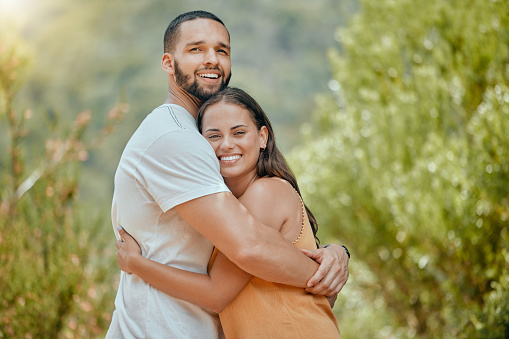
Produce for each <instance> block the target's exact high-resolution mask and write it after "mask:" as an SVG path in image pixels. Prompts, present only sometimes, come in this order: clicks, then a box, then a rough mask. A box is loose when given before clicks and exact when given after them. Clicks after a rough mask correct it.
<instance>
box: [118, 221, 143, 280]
mask: <svg viewBox="0 0 509 339" xmlns="http://www.w3.org/2000/svg"><path fill="white" fill-rule="evenodd" d="M117 228H118V233H119V234H120V240H117V242H116V243H115V246H117V248H118V251H117V263H118V266H119V267H120V269H121V270H122V271H124V272H126V273H134V272H133V267H134V266H135V265H134V264H135V262H136V260H137V259H139V258H142V256H141V249H140V246H139V245H138V243H137V242H136V240H134V238H133V237H132V236H131V235H130V234H129V233H127V232H126V231H125V230H124V229H123V228H122V227H121V226H118V227H117Z"/></svg>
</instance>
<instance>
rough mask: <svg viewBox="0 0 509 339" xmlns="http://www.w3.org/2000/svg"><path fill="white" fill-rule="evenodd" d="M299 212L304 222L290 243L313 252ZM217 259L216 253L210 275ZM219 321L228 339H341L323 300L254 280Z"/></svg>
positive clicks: (310, 236)
mask: <svg viewBox="0 0 509 339" xmlns="http://www.w3.org/2000/svg"><path fill="white" fill-rule="evenodd" d="M302 210H303V221H304V222H303V225H302V229H301V232H300V235H299V237H298V238H297V239H296V240H295V241H294V242H293V243H294V245H295V246H297V248H299V249H314V248H316V244H315V239H314V236H313V231H312V229H311V225H310V224H309V220H308V218H307V214H306V212H305V210H304V206H302ZM216 256H217V249H215V250H214V253H213V254H212V257H211V259H210V263H209V271H210V268H211V267H212V265H213V263H214V261H215V258H216ZM219 318H220V320H221V325H222V326H223V331H224V334H225V336H226V338H227V339H237V338H239V339H250V338H257V339H260V338H264V339H265V338H278V339H284V338H288V339H298V338H306V339H308V338H320V339H328V338H340V334H339V328H338V325H337V321H336V317H335V316H334V314H333V313H332V310H331V308H330V305H329V302H328V301H327V299H326V298H325V297H324V296H317V295H313V294H309V293H307V292H306V291H305V290H304V289H303V288H299V287H293V286H288V285H283V284H277V283H272V282H268V281H265V280H262V279H260V278H257V277H253V278H252V279H251V280H250V281H249V283H248V284H247V285H246V286H245V287H244V289H243V290H242V291H241V292H240V293H239V294H238V295H237V297H235V299H234V300H233V301H232V302H231V303H230V304H229V305H228V306H226V307H225V308H224V310H223V311H222V312H221V313H219Z"/></svg>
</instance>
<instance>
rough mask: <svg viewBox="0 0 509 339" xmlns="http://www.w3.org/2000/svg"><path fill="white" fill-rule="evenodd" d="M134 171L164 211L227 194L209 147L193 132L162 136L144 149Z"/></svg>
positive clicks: (173, 132)
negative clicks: (198, 199)
mask: <svg viewBox="0 0 509 339" xmlns="http://www.w3.org/2000/svg"><path fill="white" fill-rule="evenodd" d="M136 172H137V177H138V180H139V181H140V183H141V184H142V185H143V186H144V187H145V189H146V190H147V191H148V193H149V194H150V195H151V196H152V197H153V198H154V200H155V201H156V202H157V204H158V205H159V206H160V207H161V209H162V210H163V212H166V211H168V210H169V209H171V208H173V207H175V206H177V205H180V204H182V203H184V202H187V201H190V200H193V199H196V198H199V197H202V196H206V195H209V194H214V193H218V192H227V191H229V190H228V187H227V186H226V185H225V183H224V181H223V178H222V177H221V174H220V172H219V162H218V160H217V158H216V156H215V153H214V150H213V149H212V146H210V144H209V143H208V142H207V141H206V140H205V138H203V137H202V136H201V135H200V134H199V133H197V132H194V131H189V130H177V131H175V130H174V131H170V132H167V133H165V134H163V135H162V136H161V137H159V138H158V139H157V140H155V141H154V142H153V143H152V145H150V147H149V148H148V149H147V151H146V152H145V154H144V155H143V157H142V159H141V161H140V162H139V164H138V166H136Z"/></svg>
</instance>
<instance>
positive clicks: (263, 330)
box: [117, 88, 340, 338]
mask: <svg viewBox="0 0 509 339" xmlns="http://www.w3.org/2000/svg"><path fill="white" fill-rule="evenodd" d="M197 123H198V128H199V130H200V132H201V133H202V135H203V136H204V137H205V138H206V139H207V140H208V141H209V143H210V144H211V145H212V147H213V148H214V151H215V153H216V155H217V157H218V159H219V163H220V169H221V175H222V176H223V177H224V180H225V183H226V185H227V186H228V188H229V189H230V191H231V192H232V193H233V194H234V195H235V197H237V198H238V199H239V200H240V202H242V204H243V205H244V206H245V207H246V208H247V209H248V211H249V212H250V213H251V215H253V216H254V217H255V218H257V219H258V220H259V221H261V222H262V223H263V224H265V225H267V226H270V227H273V228H275V229H276V230H278V231H279V232H280V233H281V234H282V235H283V236H284V237H285V238H286V239H288V240H289V241H292V243H294V244H295V246H297V247H298V248H300V249H312V248H316V243H315V237H316V231H317V223H316V221H315V218H314V217H313V215H312V213H311V212H310V211H309V209H308V208H307V207H306V206H305V205H304V203H303V202H302V199H301V198H300V191H299V187H298V185H297V182H296V180H295V177H294V175H293V174H292V172H291V170H290V168H289V167H288V165H287V163H286V161H285V159H284V157H283V155H282V154H281V152H280V151H279V150H278V149H277V147H276V144H275V140H274V133H273V131H272V127H271V124H270V122H269V120H268V118H267V116H266V115H265V113H264V112H263V110H262V109H261V108H260V106H259V105H258V104H257V103H256V101H255V100H254V99H253V98H252V97H251V96H249V95H248V94H247V93H245V92H244V91H242V90H240V89H237V88H227V89H225V90H223V91H222V92H219V93H217V94H215V95H214V96H212V97H211V98H210V99H209V100H208V101H206V102H205V103H204V104H203V105H202V106H201V108H200V110H199V112H198V119H197ZM239 227H242V225H239ZM121 235H122V237H123V238H124V239H125V242H124V243H119V242H117V247H118V248H119V253H118V254H119V255H118V256H117V257H118V263H119V266H120V268H121V269H122V270H124V271H126V272H132V273H134V274H136V275H138V276H139V277H141V278H142V279H144V280H145V281H146V282H147V283H149V284H151V285H152V286H153V287H155V288H157V289H159V290H161V291H163V292H165V293H167V294H169V295H171V296H173V297H175V298H180V299H183V300H186V301H189V302H191V303H194V304H197V305H199V306H202V307H205V308H208V309H211V310H213V311H215V312H218V313H219V317H220V319H221V324H222V326H223V330H224V333H225V336H226V337H227V338H310V337H317V336H320V337H321V338H339V337H340V335H339V329H338V326H337V323H336V319H335V317H334V314H333V313H332V310H331V307H330V305H329V303H328V301H327V299H326V298H325V297H323V296H316V295H312V294H308V293H307V292H306V291H305V290H304V289H302V288H297V287H292V286H287V285H282V284H276V283H271V282H268V281H264V280H262V279H259V278H257V277H253V276H251V275H250V274H249V273H246V272H244V271H242V270H241V269H240V268H238V267H237V266H236V265H235V264H233V263H232V262H231V261H229V260H228V258H226V256H224V255H223V254H222V253H220V252H217V250H216V251H214V254H213V255H212V258H211V261H210V264H209V275H203V274H198V273H193V272H188V271H183V270H179V269H177V268H174V267H169V266H166V265H163V264H159V263H157V262H154V261H151V260H149V259H146V258H144V257H143V256H141V253H140V249H139V247H138V246H137V243H136V242H135V240H134V239H133V238H132V237H130V236H129V235H128V234H127V233H125V231H122V232H121Z"/></svg>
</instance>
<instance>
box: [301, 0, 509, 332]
mask: <svg viewBox="0 0 509 339" xmlns="http://www.w3.org/2000/svg"><path fill="white" fill-rule="evenodd" d="M507 13H509V3H508V2H507V1H496V0H493V1H474V0H472V1H439V0H432V1H427V0H426V1H425V0H419V1H409V0H404V1H392V0H382V1H371V0H364V1H361V11H360V12H359V14H358V15H356V16H354V17H353V18H352V20H351V22H350V24H349V25H348V26H347V27H346V28H344V29H338V31H337V33H336V37H337V40H338V41H339V42H340V44H341V51H336V50H331V51H330V53H329V58H330V62H331V66H332V69H333V80H331V82H330V83H329V85H330V88H331V90H332V95H324V96H321V97H319V98H318V100H317V102H318V106H319V107H318V109H317V111H316V113H315V119H316V124H317V132H318V133H316V134H315V135H314V134H313V128H312V127H311V126H304V128H303V131H304V134H305V135H307V138H308V144H307V145H306V146H305V147H303V148H302V149H301V150H299V152H298V153H296V160H295V161H293V163H294V164H295V166H294V168H295V170H296V172H297V173H298V174H299V180H300V182H301V185H302V188H303V191H304V192H305V193H306V195H307V196H308V200H309V202H310V205H311V207H312V210H313V211H314V212H315V214H316V215H318V216H319V222H320V223H321V225H322V228H323V229H324V231H322V234H325V235H326V236H329V237H333V238H339V239H342V240H343V241H344V242H345V243H346V244H347V245H348V247H349V248H350V247H351V248H352V251H351V252H352V254H353V260H352V269H351V272H352V273H351V274H352V277H351V280H352V281H351V282H350V284H351V287H350V289H347V291H346V292H345V296H344V299H345V300H346V301H345V303H344V304H343V306H344V307H345V312H342V311H339V313H340V315H339V318H340V319H341V318H343V322H341V323H340V325H344V326H342V330H343V333H344V334H345V337H371V335H369V334H366V335H363V333H362V331H363V330H362V326H360V325H359V322H360V321H364V322H365V326H364V328H369V327H370V325H373V322H372V316H371V315H370V314H371V313H370V312H368V313H367V315H366V316H365V317H362V318H361V317H359V316H358V315H359V314H360V313H362V312H360V309H363V310H365V309H373V310H374V311H373V312H372V313H377V312H378V313H382V312H383V313H386V315H389V316H390V319H388V320H387V323H385V324H384V325H383V326H382V327H380V328H379V329H378V333H377V336H379V337H413V336H418V337H469V336H468V335H467V334H466V333H473V332H475V331H476V330H479V331H481V329H482V331H489V330H490V328H491V326H492V324H495V323H496V326H497V327H496V328H497V330H494V331H493V332H491V334H490V335H488V336H481V335H480V337H486V338H488V337H489V338H504V335H505V336H507V328H508V327H509V322H507V317H508V310H507V302H506V301H505V302H504V303H503V305H501V306H495V304H494V302H493V301H491V300H495V299H496V300H508V299H509V294H508V291H507V288H506V286H507V281H506V280H504V279H506V278H504V279H503V278H502V275H503V274H504V272H506V271H507V269H508V268H509V236H508V229H507V219H508V213H509V200H508V197H509V188H508V186H507V182H508V179H509V154H508V153H509V87H508V85H507V84H508V83H509V63H508V60H509V47H508V46H509V16H508V15H507ZM297 159H298V160H297ZM356 261H360V262H361V263H362V264H359V265H356V263H355V262H356ZM497 286H498V287H497ZM494 288H496V292H493V290H494ZM350 294H351V295H358V294H362V296H363V297H362V300H363V303H349V302H348V299H349V298H350ZM348 308H350V309H351V310H354V311H355V312H353V313H354V314H355V316H354V317H352V316H349V313H348V312H347V310H348ZM363 312H365V311H363ZM494 312H496V313H494ZM362 319H364V320H362ZM495 319H497V320H495ZM354 321H355V322H357V325H356V326H355V327H354V326H351V327H349V326H350V325H349V323H350V322H354ZM493 326H495V325H493ZM359 327H361V332H359ZM349 328H351V329H352V330H351V332H350V330H349ZM372 330H373V329H372V328H370V331H372ZM364 331H367V330H364ZM472 331H473V332H472ZM497 331H498V332H497ZM504 331H505V332H504ZM366 333H367V332H366ZM483 333H488V332H483ZM495 333H498V334H495ZM504 333H505V334H504Z"/></svg>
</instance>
